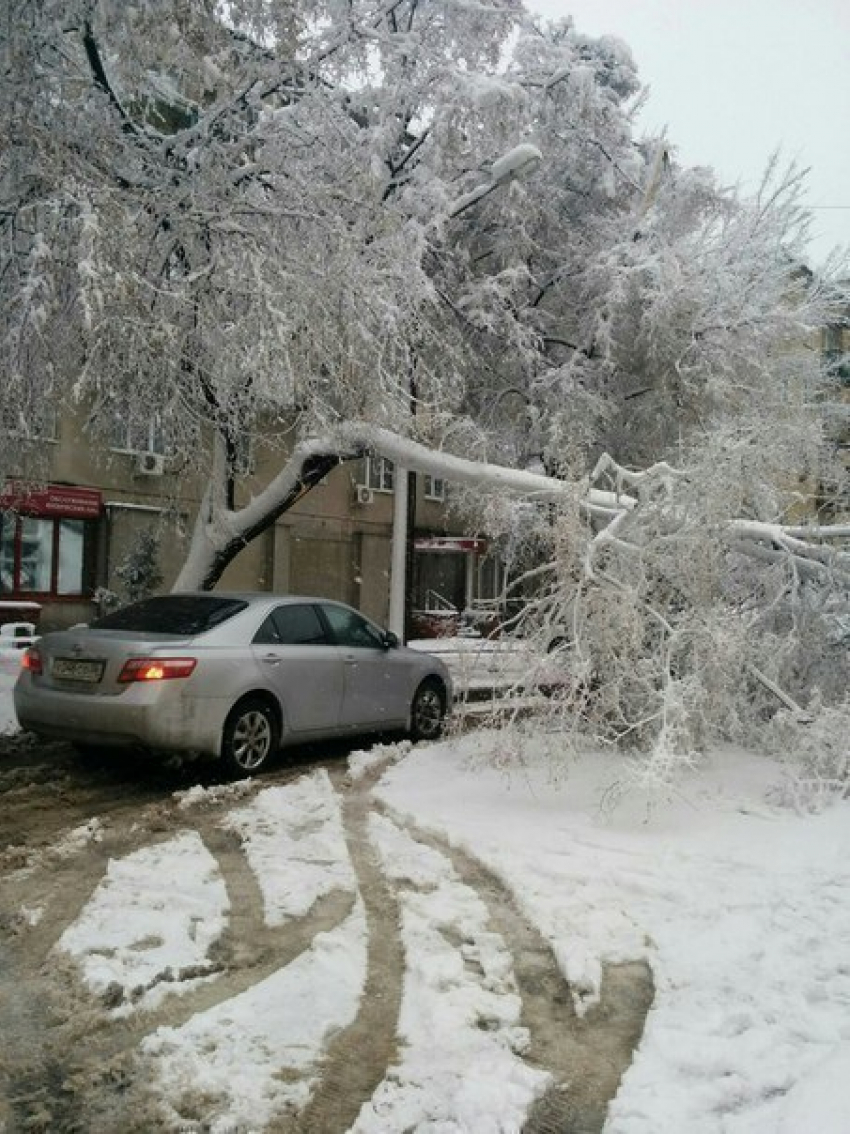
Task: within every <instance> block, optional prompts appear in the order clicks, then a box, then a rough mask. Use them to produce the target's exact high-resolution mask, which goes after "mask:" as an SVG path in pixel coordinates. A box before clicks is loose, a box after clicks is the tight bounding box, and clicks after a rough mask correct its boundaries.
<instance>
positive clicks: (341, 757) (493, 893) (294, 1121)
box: [0, 736, 652, 1134]
mask: <svg viewBox="0 0 850 1134" xmlns="http://www.w3.org/2000/svg"><path fill="white" fill-rule="evenodd" d="M406 747H407V746H406V745H392V746H387V747H386V748H385V749H382V748H380V747H379V748H377V749H376V750H374V751H373V752H372V753H370V754H367V753H362V754H358V753H354V754H350V753H348V752H347V750H346V749H345V748H344V746H339V745H338V746H335V747H333V748H332V749H330V750H329V749H328V747H327V746H323V748H322V750H321V752H317V751H316V752H307V751H305V752H299V753H296V754H295V757H294V760H287V762H286V763H283V762H281V764H280V765H279V766H278V768H277V769H276V770H274V771H273V772H272V773H271V774H269V775H266V776H263V777H262V778H261V779H258V780H256V781H243V782H241V783H237V784H222V783H217V782H216V781H215V779H214V778H212V776H208V777H207V779H206V781H205V784H204V785H202V786H198V785H197V783H196V781H197V778H198V769H197V767H191V766H190V767H188V768H186V767H180V766H179V765H173V766H171V765H167V764H163V763H162V762H156V761H153V762H144V761H142V762H140V761H139V759H138V758H136V757H132V756H123V757H111V758H103V759H100V760H96V761H91V760H88V761H83V760H81V759H80V757H79V756H78V755H77V754H75V753H74V751H73V750H72V749H71V748H70V747H69V746H67V745H63V744H50V745H45V744H36V743H34V742H33V741H32V740H31V739H27V738H21V737H14V736H7V737H2V738H0V808H2V827H0V885H2V899H0V1035H2V1037H3V1041H2V1056H0V1130H3V1131H4V1132H6V1134H13V1132H17V1131H24V1130H27V1131H31V1130H45V1131H48V1130H49V1131H51V1132H60V1134H61V1132H70V1131H87V1132H91V1134H98V1132H102V1134H107V1132H110V1134H111V1132H113V1131H115V1130H119V1129H120V1130H122V1131H149V1130H152V1129H164V1130H169V1129H171V1130H182V1131H189V1130H196V1131H207V1130H209V1131H218V1132H220V1134H223V1132H225V1131H230V1132H233V1131H249V1130H250V1131H254V1130H270V1131H290V1130H291V1131H311V1132H313V1131H315V1132H317V1134H325V1132H327V1134H337V1132H342V1131H346V1130H355V1131H358V1132H364V1134H365V1132H378V1134H380V1132H386V1134H395V1132H397V1131H400V1130H403V1129H404V1130H407V1129H409V1130H416V1129H430V1128H432V1125H431V1124H433V1123H434V1122H438V1123H439V1122H444V1123H446V1124H447V1125H445V1126H444V1127H443V1128H444V1129H447V1130H457V1131H469V1132H471V1134H478V1132H479V1131H480V1132H481V1134H484V1132H486V1131H491V1130H492V1131H511V1130H514V1131H519V1130H527V1131H529V1132H531V1131H540V1132H545V1131H550V1130H551V1131H556V1130H557V1131H565V1130H576V1131H578V1130H581V1131H591V1130H600V1129H601V1128H602V1125H603V1122H604V1117H605V1113H606V1109H607V1106H608V1103H609V1101H610V1099H611V1098H612V1097H613V1096H614V1094H615V1093H616V1090H617V1087H618V1084H619V1081H620V1078H621V1075H622V1073H623V1071H624V1070H625V1068H626V1067H627V1066H628V1064H629V1062H630V1060H631V1057H632V1051H633V1048H634V1046H635V1044H636V1043H637V1041H638V1039H639V1036H640V1034H641V1031H642V1028H643V1024H644V1019H645V1015H646V1012H647V1009H648V1007H649V1004H650V1001H651V998H652V984H651V978H650V976H649V970H648V968H647V966H646V965H645V963H643V962H634V963H629V964H624V965H611V966H606V971H605V973H604V980H603V994H602V998H601V1001H600V1003H599V1004H598V1005H596V1006H595V1007H593V1008H591V1010H590V1011H588V1012H587V1013H586V1014H584V1016H583V1017H579V1016H578V1015H577V1014H576V1010H575V995H574V993H575V990H571V989H570V987H569V986H568V985H567V983H566V981H565V980H564V978H563V976H562V975H561V973H560V971H559V968H558V966H557V964H556V962H555V958H554V956H553V954H552V951H551V948H550V946H549V945H548V944H547V942H546V941H545V940H544V939H543V937H542V936H541V934H540V933H539V932H538V930H536V929H535V928H534V926H533V925H532V924H531V923H530V922H529V921H528V920H527V919H526V918H525V917H523V916H521V915H520V913H519V912H518V910H517V908H516V906H515V904H514V902H513V900H512V897H511V894H510V893H509V891H508V890H507V889H506V887H505V886H504V884H503V883H502V882H500V881H499V879H498V878H497V877H496V876H495V875H494V874H492V873H491V872H489V871H488V870H487V869H486V868H485V867H484V866H483V865H482V864H481V863H480V862H478V861H477V860H476V859H473V858H472V857H471V856H470V855H468V854H466V853H463V852H461V851H460V850H458V849H456V848H453V847H451V846H450V845H449V844H448V843H446V842H445V841H444V840H442V839H440V838H438V837H436V836H435V835H434V834H433V833H432V834H425V833H424V832H423V831H421V830H419V829H418V828H417V826H416V825H415V824H414V823H413V822H411V821H410V820H403V819H401V818H400V817H399V816H398V815H395V814H394V813H393V812H392V811H391V809H390V808H389V807H388V806H387V805H386V804H382V803H380V801H378V800H377V799H376V798H375V796H374V795H373V788H374V785H375V783H376V781H377V779H378V778H379V776H380V774H381V772H382V771H383V770H384V768H385V766H386V765H387V764H388V762H390V761H391V760H393V759H396V758H398V756H399V755H403V754H404V751H406ZM347 754H348V755H349V759H348V761H346V759H345V757H346V755H347Z"/></svg>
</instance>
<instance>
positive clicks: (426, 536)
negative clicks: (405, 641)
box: [0, 415, 501, 633]
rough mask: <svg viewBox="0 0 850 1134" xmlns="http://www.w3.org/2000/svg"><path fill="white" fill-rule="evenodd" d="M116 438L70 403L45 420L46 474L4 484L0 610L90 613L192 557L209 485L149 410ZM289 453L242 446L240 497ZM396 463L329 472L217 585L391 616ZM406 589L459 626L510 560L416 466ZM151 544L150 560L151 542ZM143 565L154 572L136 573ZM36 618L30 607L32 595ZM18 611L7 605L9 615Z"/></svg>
mask: <svg viewBox="0 0 850 1134" xmlns="http://www.w3.org/2000/svg"><path fill="white" fill-rule="evenodd" d="M143 433H144V436H138V435H137V436H133V437H130V436H124V435H121V433H120V431H119V432H118V433H117V434H116V436H115V438H114V442H113V444H112V445H111V446H109V447H107V448H98V449H95V448H93V447H92V446H91V445H90V444H89V443H88V442H87V440H86V434H85V431H84V421H83V420H82V418H75V417H74V416H73V415H69V416H65V417H62V418H60V419H59V420H57V421H56V422H52V421H51V422H49V423H47V425H46V426H45V428H44V436H43V437H42V438H41V440H40V444H42V445H43V447H44V450H45V452H46V467H47V472H46V476H45V479H44V481H43V482H41V483H38V484H35V483H33V482H31V481H26V480H23V479H20V478H18V479H15V478H12V479H10V480H9V481H8V482H7V483H6V484H5V485H4V486H3V487H2V489H0V604H2V605H0V611H5V612H6V614H5V615H4V616H3V618H2V620H6V619H7V618H11V617H12V616H13V615H14V611H15V604H16V603H18V604H20V606H21V610H20V615H21V617H27V613H26V611H25V609H24V605H25V604H33V603H35V604H38V607H39V608H40V621H39V625H40V628H41V629H42V630H45V629H51V628H54V627H61V626H67V625H71V624H73V623H74V622H78V621H87V620H88V619H90V618H91V617H93V616H94V615H95V614H96V613H97V612H98V610H99V609H101V608H102V607H103V606H104V605H105V604H107V603H109V602H114V601H116V600H122V601H125V600H126V599H127V598H128V597H133V593H134V592H138V591H139V590H145V589H148V590H153V591H156V590H168V589H169V588H170V586H171V585H172V584H173V582H174V579H175V578H176V576H177V573H178V571H179V569H180V566H181V564H182V562H183V558H184V556H185V553H186V550H187V547H188V542H189V538H190V535H191V530H192V525H193V523H194V519H195V515H196V512H197V508H198V505H199V502H200V498H201V495H202V491H201V490H202V484H201V482H200V479H199V477H198V475H197V474H196V473H192V472H190V471H188V470H186V469H184V468H181V465H180V462H179V461H178V460H177V459H176V458H174V457H173V456H171V455H169V453H168V452H167V446H166V444H165V442H164V440H163V434H162V431H161V430H159V429H158V428H157V425H156V422H155V421H152V423H151V426H150V429H149V430H146V431H143ZM283 459H284V456H283V455H282V454H281V453H280V452H279V451H274V450H272V449H270V448H268V447H265V446H264V445H263V443H262V441H260V442H258V443H257V444H256V445H255V446H254V450H253V451H248V449H247V448H246V453H245V469H246V475H245V476H244V478H240V482H239V484H238V488H237V500H236V504H237V506H239V505H240V504H241V503H243V502H245V501H247V500H248V499H249V498H250V497H251V496H252V495H254V494H256V493H257V492H258V491H260V490H261V489H262V488H263V487H264V486H265V484H267V483H268V482H269V480H270V479H271V478H272V477H273V476H274V475H275V473H276V472H277V471H278V469H279V467H280V464H281V462H282V461H283ZM400 487H401V489H402V490H404V491H409V487H410V486H408V485H404V486H399V485H397V484H396V476H395V469H394V467H393V466H392V464H391V463H390V462H388V461H386V460H384V459H382V458H374V457H372V458H370V457H366V458H363V459H361V460H358V461H352V462H347V463H345V464H342V465H340V466H339V467H337V468H336V469H334V470H333V472H331V473H330V474H329V475H328V476H327V477H326V478H325V479H324V480H323V481H322V482H321V483H320V484H318V485H317V486H316V487H315V488H313V489H312V490H311V491H310V492H309V493H307V494H306V495H305V496H304V497H303V498H302V499H301V500H300V501H299V502H298V503H297V504H296V505H295V506H294V507H293V508H292V509H291V510H290V511H288V512H287V513H285V514H284V515H283V516H282V517H280V519H279V520H277V522H276V523H274V524H272V525H271V526H270V527H269V528H268V529H267V530H266V531H265V532H263V533H262V534H261V535H260V536H259V537H258V538H257V539H255V540H254V541H253V542H252V543H251V544H249V545H248V546H247V547H246V548H245V549H244V550H243V551H242V552H241V554H240V555H239V556H237V558H236V559H235V560H234V561H233V562H232V563H231V564H230V565H229V567H228V568H227V570H226V571H225V573H224V575H223V577H222V580H221V582H220V584H219V587H220V589H222V590H225V589H229V590H248V591H254V590H260V591H274V592H278V593H289V594H298V593H302V594H312V595H318V596H322V597H326V598H335V599H340V600H342V601H345V602H348V603H351V605H353V606H355V607H357V608H358V609H360V610H362V611H363V612H364V613H365V614H366V615H368V616H369V617H371V618H374V619H375V620H377V621H378V622H381V623H386V621H387V616H388V607H389V588H390V549H391V540H392V518H393V496H394V494H395V492H396V491H398V490H399V488H400ZM414 487H415V491H414V492H412V493H411V501H412V504H413V507H412V524H411V530H410V532H409V533H408V534H409V537H410V551H409V556H408V563H409V573H410V578H409V581H408V583H409V593H410V605H411V607H412V608H413V610H414V611H415V619H414V623H415V625H414V629H416V625H417V620H418V627H419V629H418V632H419V633H425V632H428V633H431V632H439V631H440V630H451V629H454V628H455V627H456V626H457V623H458V619H459V617H460V614H461V612H463V611H464V610H465V609H467V608H471V607H473V606H478V605H480V604H482V603H483V604H484V605H486V604H487V603H488V602H492V601H493V600H494V599H496V597H497V593H498V588H499V586H500V585H501V571H500V567H499V564H498V561H497V560H496V558H495V557H494V556H493V555H492V554H491V553H490V550H489V548H488V545H487V541H486V539H485V538H484V537H483V536H482V535H481V533H479V532H475V531H470V530H468V528H467V526H466V525H465V523H464V522H463V520H461V519H460V518H459V517H458V516H456V515H455V514H454V513H453V511H452V509H451V506H450V503H451V502H450V493H451V489H450V487H449V486H447V485H446V484H445V483H444V482H443V481H441V480H439V479H438V478H434V477H430V476H419V475H417V476H416V477H415V486H414ZM143 548H146V549H147V560H145V556H143V554H142V549H143ZM145 570H147V571H148V578H147V579H145V578H144V577H140V572H141V574H142V575H144V571H145ZM28 610H29V612H30V615H29V616H30V617H31V611H32V610H33V607H32V606H29V607H28ZM10 612H11V613H10Z"/></svg>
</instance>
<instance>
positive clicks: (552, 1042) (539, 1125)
mask: <svg viewBox="0 0 850 1134" xmlns="http://www.w3.org/2000/svg"><path fill="white" fill-rule="evenodd" d="M375 807H376V810H378V811H380V812H381V813H383V814H385V815H386V816H387V817H388V818H390V819H392V821H393V822H394V823H396V824H397V825H398V826H400V827H403V828H405V829H406V830H407V831H408V832H409V833H410V834H411V835H412V836H413V837H414V838H415V839H416V840H417V841H418V842H420V843H422V844H423V845H425V846H429V847H431V848H432V849H434V850H436V851H438V852H439V853H441V854H443V855H445V856H446V857H447V858H448V859H449V860H450V862H451V863H452V865H453V867H454V869H455V871H456V872H457V874H458V876H459V877H460V879H461V881H463V882H464V883H465V884H466V885H467V886H470V887H472V889H474V890H475V891H476V893H477V894H478V895H479V897H480V898H481V900H482V901H483V902H484V903H485V905H486V906H487V909H488V912H489V916H490V920H491V923H492V925H493V928H494V929H495V930H496V932H497V933H499V934H500V935H501V937H502V938H503V940H504V941H505V944H506V945H507V947H508V949H509V951H510V953H511V955H512V957H513V961H514V975H515V978H516V982H517V987H518V990H519V994H520V997H521V999H522V1005H523V1009H522V1023H523V1025H524V1026H525V1027H527V1028H528V1030H529V1034H530V1037H531V1043H530V1047H529V1051H528V1060H529V1062H530V1063H532V1064H533V1065H535V1066H537V1067H539V1068H541V1069H542V1070H545V1071H549V1072H550V1073H551V1074H552V1076H553V1082H552V1085H551V1087H550V1088H549V1089H548V1090H547V1091H546V1093H545V1094H544V1095H543V1096H542V1098H541V1099H540V1100H539V1101H538V1102H537V1103H536V1104H535V1106H534V1107H533V1108H532V1111H531V1114H530V1115H529V1118H528V1120H527V1122H526V1124H525V1126H524V1128H523V1129H524V1134H595V1132H597V1131H601V1130H602V1127H603V1126H604V1123H605V1116H606V1113H607V1110H608V1106H609V1104H610V1102H611V1100H612V1099H613V1098H614V1096H615V1095H616V1093H617V1089H618V1087H619V1085H620V1080H621V1078H622V1076H623V1073H624V1072H625V1070H626V1069H627V1067H628V1066H629V1064H630V1063H631V1060H632V1055H633V1052H634V1049H635V1047H636V1046H637V1043H638V1041H639V1040H640V1037H641V1034H642V1032H643V1028H644V1023H645V1020H646V1015H647V1012H648V1011H649V1008H650V1005H651V1004H652V1000H653V996H654V984H653V979H652V972H651V970H650V968H649V966H648V965H647V964H646V962H644V961H634V962H629V963H627V964H621V965H603V968H602V987H601V992H602V995H601V999H600V1002H599V1004H597V1005H595V1006H594V1007H592V1008H590V1009H589V1010H588V1012H587V1014H586V1015H585V1016H584V1017H579V1016H577V1015H576V1012H575V1009H574V1006H573V1000H572V995H571V993H570V988H569V984H568V983H567V981H566V980H565V978H564V977H563V976H562V974H561V972H560V969H559V968H558V964H557V962H556V960H555V956H554V954H553V953H552V950H551V948H550V947H549V945H548V943H547V942H546V941H545V939H544V938H543V936H542V934H541V933H540V931H539V930H538V929H537V928H536V927H535V926H534V925H532V924H531V923H530V922H529V921H528V920H527V919H526V918H525V917H524V916H523V915H522V914H521V913H520V912H519V910H518V909H517V907H516V904H515V902H514V899H513V896H512V894H511V893H510V891H509V890H508V888H507V887H506V886H505V885H504V884H503V883H502V882H501V881H500V880H499V879H498V878H497V877H496V876H495V875H494V874H493V873H492V872H491V871H490V870H489V869H488V868H487V867H485V866H484V865H483V864H482V863H481V862H479V861H478V859H476V858H473V857H472V856H471V855H469V854H467V853H466V852H464V851H461V850H459V849H458V848H457V847H455V846H453V845H452V844H450V843H449V842H447V841H446V840H445V839H442V838H438V837H437V836H435V835H433V834H430V833H426V832H425V831H423V830H421V829H420V828H419V827H417V826H416V824H415V823H411V822H409V821H406V820H404V819H402V818H401V817H399V816H398V815H396V814H394V813H393V811H392V809H391V808H389V807H386V806H384V805H383V804H380V803H376V805H375Z"/></svg>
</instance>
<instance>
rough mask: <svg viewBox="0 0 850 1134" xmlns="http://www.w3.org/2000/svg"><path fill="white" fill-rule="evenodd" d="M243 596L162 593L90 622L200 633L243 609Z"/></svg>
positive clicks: (113, 627) (153, 631)
mask: <svg viewBox="0 0 850 1134" xmlns="http://www.w3.org/2000/svg"><path fill="white" fill-rule="evenodd" d="M247 605H248V604H247V602H245V601H244V599H230V598H218V597H216V596H215V595H210V596H209V597H207V596H206V595H201V596H198V595H161V596H159V597H157V598H149V599H142V601H141V602H134V603H133V604H132V605H131V606H125V607H122V609H121V610H116V611H113V613H112V614H106V615H104V617H103V618H98V619H97V621H96V622H93V623H92V626H96V627H97V628H98V629H101V628H102V629H104V630H136V631H141V632H142V633H151V634H179V635H181V636H183V635H187V634H203V633H204V631H205V630H212V629H214V627H216V626H220V625H221V624H222V622H226V621H227V619H228V618H232V617H233V615H234V614H238V613H239V611H240V610H244V609H245V607H246V606H247Z"/></svg>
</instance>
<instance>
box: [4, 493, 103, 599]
mask: <svg viewBox="0 0 850 1134" xmlns="http://www.w3.org/2000/svg"><path fill="white" fill-rule="evenodd" d="M95 531H96V526H95V524H93V523H91V522H88V521H86V520H71V519H53V518H43V517H40V516H17V515H15V513H13V512H4V513H3V514H2V515H0V593H3V594H15V595H21V594H37V595H56V596H63V595H64V596H69V595H82V594H86V593H88V591H90V590H91V582H92V579H91V572H92V565H93V558H94V554H93V553H94V543H95Z"/></svg>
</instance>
